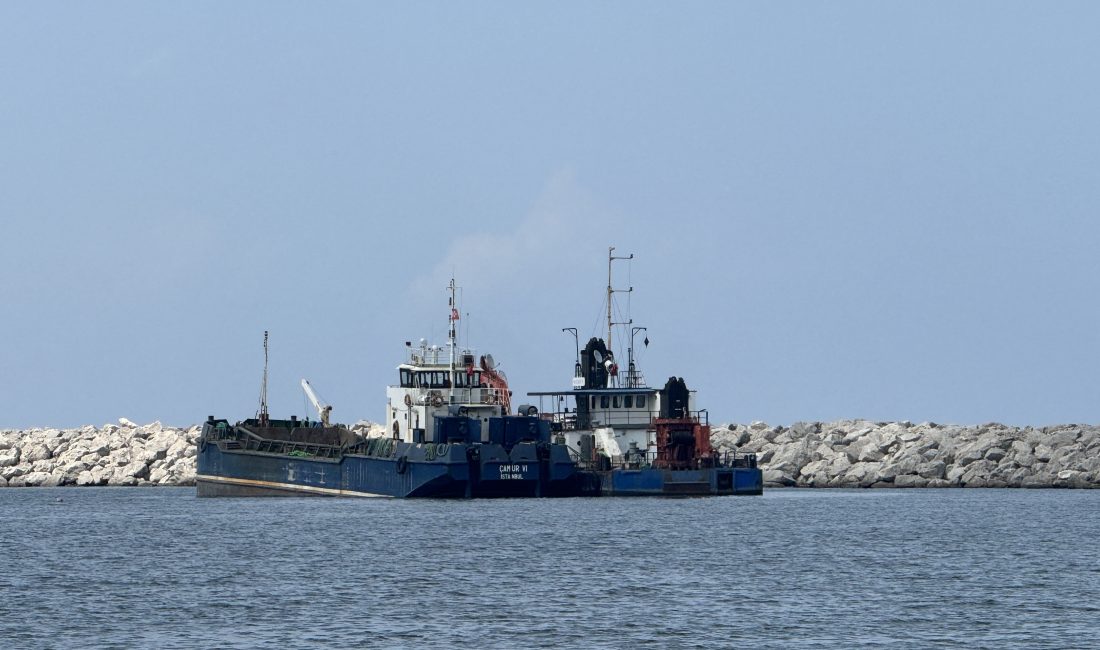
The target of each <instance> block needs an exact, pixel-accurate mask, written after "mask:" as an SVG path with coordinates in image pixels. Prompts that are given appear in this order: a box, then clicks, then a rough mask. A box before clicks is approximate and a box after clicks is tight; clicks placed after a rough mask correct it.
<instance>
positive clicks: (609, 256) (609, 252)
mask: <svg viewBox="0 0 1100 650" xmlns="http://www.w3.org/2000/svg"><path fill="white" fill-rule="evenodd" d="M614 252H615V247H614V246H609V247H608V248H607V350H608V352H611V354H615V352H614V350H612V348H611V326H612V325H629V324H631V323H633V322H634V319H633V318H632V319H630V320H628V321H626V322H625V323H614V322H612V321H611V295H612V294H613V293H615V292H617V291H618V292H626V293H630V292H631V291H634V287H630V288H629V289H613V288H612V287H611V262H612V260H632V259H634V253H631V254H630V255H628V256H626V257H615V256H614V255H613V253H614Z"/></svg>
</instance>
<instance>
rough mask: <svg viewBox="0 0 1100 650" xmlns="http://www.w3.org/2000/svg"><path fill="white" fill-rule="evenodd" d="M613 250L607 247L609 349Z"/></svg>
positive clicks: (608, 342) (613, 248) (608, 345)
mask: <svg viewBox="0 0 1100 650" xmlns="http://www.w3.org/2000/svg"><path fill="white" fill-rule="evenodd" d="M614 252H615V247H614V246H609V247H608V248H607V349H608V350H610V349H611V294H612V293H613V292H614V291H615V290H614V289H612V288H611V260H613V259H615V258H614V257H612V256H611V254H612V253H614Z"/></svg>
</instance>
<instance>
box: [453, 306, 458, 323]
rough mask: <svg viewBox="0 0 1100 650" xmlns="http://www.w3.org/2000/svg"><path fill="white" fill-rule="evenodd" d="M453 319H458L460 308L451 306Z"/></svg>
mask: <svg viewBox="0 0 1100 650" xmlns="http://www.w3.org/2000/svg"><path fill="white" fill-rule="evenodd" d="M451 320H458V310H457V309H455V308H454V307H451Z"/></svg>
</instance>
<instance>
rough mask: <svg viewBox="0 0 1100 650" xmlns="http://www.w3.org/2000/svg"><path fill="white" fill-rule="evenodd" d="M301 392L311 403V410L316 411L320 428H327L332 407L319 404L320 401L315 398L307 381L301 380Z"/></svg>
mask: <svg viewBox="0 0 1100 650" xmlns="http://www.w3.org/2000/svg"><path fill="white" fill-rule="evenodd" d="M302 390H304V391H305V392H306V397H308V398H309V401H311V402H313V408H315V409H317V415H319V416H320V417H321V426H323V427H327V426H328V418H329V415H330V414H331V413H332V405H331V404H323V403H321V399H320V398H319V397H317V393H315V392H313V387H312V386H310V385H309V380H307V379H303V380H302Z"/></svg>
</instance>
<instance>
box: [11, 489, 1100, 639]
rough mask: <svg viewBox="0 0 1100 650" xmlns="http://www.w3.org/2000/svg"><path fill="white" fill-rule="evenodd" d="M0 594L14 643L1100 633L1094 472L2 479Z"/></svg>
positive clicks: (1099, 501)
mask: <svg viewBox="0 0 1100 650" xmlns="http://www.w3.org/2000/svg"><path fill="white" fill-rule="evenodd" d="M58 499H61V501H60V502H59V501H58ZM0 592H2V598H0V639H2V640H3V641H4V643H3V646H4V647H11V648H35V647H135V646H141V647H157V648H171V647H240V648H244V647H261V646H262V647H271V648H283V647H320V646H326V647H363V646H374V647H427V646H440V647H454V646H465V647H516V646H565V647H631V648H633V647H662V648H664V647H673V648H675V647H716V646H732V645H737V646H746V647H759V646H772V647H806V648H810V647H821V648H834V647H853V646H860V645H863V646H886V645H889V646H905V647H930V646H944V647H946V646H958V645H962V644H966V645H970V646H974V647H1004V646H1015V647H1024V648H1039V647H1050V648H1066V647H1097V646H1098V645H1100V490H1094V491H1060V490H1057V491H1056V490H1049V491H1025V490H864V491H841V490H805V491H803V490H771V491H769V492H767V493H766V494H765V495H764V496H763V497H718V498H707V499H563V500H512V501H466V502H444V501H413V500H408V501H403V500H391V499H361V500H360V499H318V498H313V499H309V498H304V499H201V500H200V499H196V498H195V496H194V489H182V488H181V489H164V488H84V489H66V488H53V489H30V488H24V489H16V488H12V489H6V490H0Z"/></svg>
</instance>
